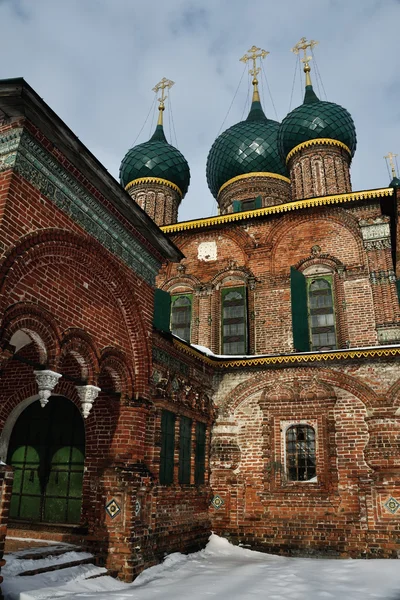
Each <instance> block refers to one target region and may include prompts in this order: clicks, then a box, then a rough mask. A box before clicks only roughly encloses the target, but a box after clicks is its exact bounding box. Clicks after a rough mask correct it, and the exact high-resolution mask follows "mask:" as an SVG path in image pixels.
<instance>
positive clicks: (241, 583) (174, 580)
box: [3, 534, 400, 600]
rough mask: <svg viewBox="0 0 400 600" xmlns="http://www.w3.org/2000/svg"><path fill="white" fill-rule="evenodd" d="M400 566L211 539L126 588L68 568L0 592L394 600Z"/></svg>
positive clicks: (128, 599) (27, 596) (178, 599)
mask: <svg viewBox="0 0 400 600" xmlns="http://www.w3.org/2000/svg"><path fill="white" fill-rule="evenodd" d="M399 567H400V562H399V561H397V560H334V559H311V558H285V557H281V556H274V555H270V554H263V553H260V552H253V551H251V550H246V549H244V548H239V547H237V546H232V545H231V544H230V543H229V542H228V541H227V540H225V539H223V538H220V537H218V536H216V535H214V534H213V535H211V537H210V541H209V543H208V544H207V547H206V548H205V549H204V550H201V551H200V552H196V553H194V554H190V555H188V556H185V555H183V554H179V553H175V554H170V555H169V556H167V557H166V558H165V560H164V562H163V564H161V565H157V566H155V567H151V568H150V569H147V570H146V571H143V573H142V574H141V575H139V577H138V578H137V579H136V581H134V583H132V584H123V583H121V582H118V581H115V580H113V579H111V578H110V577H98V578H96V579H89V580H87V579H84V580H82V579H79V576H77V577H75V576H74V575H73V574H72V576H71V577H72V578H71V580H70V581H68V582H66V580H65V577H66V575H65V574H64V578H63V571H72V569H63V570H61V571H54V572H52V573H51V574H50V573H49V574H44V575H37V576H35V578H37V577H39V578H40V577H42V578H45V577H46V575H47V576H49V575H51V581H46V582H44V580H43V586H42V588H41V589H40V586H39V585H38V584H37V583H36V584H35V590H32V591H31V592H29V591H28V589H27V587H26V585H24V588H23V589H24V590H25V591H24V592H23V593H21V595H20V596H19V597H18V595H17V587H16V582H18V579H19V580H24V579H25V580H26V579H28V577H20V578H18V577H10V578H8V582H7V578H6V579H5V582H4V584H3V592H4V593H5V598H6V600H49V599H63V600H150V599H151V600H157V599H158V598H159V599H160V600H207V599H208V598H210V599H211V598H216V599H218V600H261V599H262V600H336V599H337V600H372V599H374V600H400V568H399ZM80 568H81V569H82V568H83V567H80ZM5 574H6V573H5ZM30 579H34V578H30ZM10 586H11V588H12V589H10Z"/></svg>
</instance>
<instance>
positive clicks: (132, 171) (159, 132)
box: [119, 123, 190, 198]
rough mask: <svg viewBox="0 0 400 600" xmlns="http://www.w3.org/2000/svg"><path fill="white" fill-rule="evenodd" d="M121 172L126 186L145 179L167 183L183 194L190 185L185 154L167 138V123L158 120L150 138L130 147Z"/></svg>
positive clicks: (123, 183)
mask: <svg viewBox="0 0 400 600" xmlns="http://www.w3.org/2000/svg"><path fill="white" fill-rule="evenodd" d="M119 176H120V181H121V185H122V186H123V187H124V188H125V189H129V188H130V187H131V186H132V185H134V184H137V183H141V182H145V181H149V182H155V183H163V184H165V185H168V186H169V187H171V188H173V189H176V190H177V191H178V192H179V194H180V196H181V198H183V197H184V196H185V194H186V192H187V190H188V187H189V181H190V169H189V165H188V163H187V161H186V159H185V157H184V156H183V154H182V153H181V152H179V150H177V149H176V148H174V146H171V144H169V143H168V142H167V140H166V137H165V135H164V129H163V126H162V124H160V123H158V125H157V127H156V130H155V132H154V134H153V136H152V137H151V138H150V140H149V141H148V142H145V143H144V144H139V145H138V146H134V147H133V148H131V149H130V150H128V152H127V153H126V155H125V157H124V159H123V161H122V163H121V167H120V170H119Z"/></svg>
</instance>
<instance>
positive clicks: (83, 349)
mask: <svg viewBox="0 0 400 600" xmlns="http://www.w3.org/2000/svg"><path fill="white" fill-rule="evenodd" d="M68 354H71V355H72V356H73V357H74V358H75V360H76V361H77V363H78V364H79V366H80V369H81V379H82V380H87V382H88V383H89V384H91V385H95V384H96V381H97V377H98V374H99V357H100V353H99V352H98V350H97V348H96V345H95V343H94V341H93V340H92V338H91V336H90V335H89V334H88V333H87V332H86V331H83V330H82V329H77V328H72V327H71V328H70V329H67V330H66V331H65V332H64V333H63V336H62V340H61V351H60V355H59V358H58V367H59V368H60V365H61V362H62V360H63V358H65V357H66V356H67V355H68Z"/></svg>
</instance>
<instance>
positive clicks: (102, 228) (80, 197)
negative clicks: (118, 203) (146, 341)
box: [14, 131, 160, 285]
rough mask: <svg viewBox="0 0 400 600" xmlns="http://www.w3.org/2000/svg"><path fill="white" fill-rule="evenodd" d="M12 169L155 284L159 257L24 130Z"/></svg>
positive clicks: (136, 271)
mask: <svg viewBox="0 0 400 600" xmlns="http://www.w3.org/2000/svg"><path fill="white" fill-rule="evenodd" d="M14 169H15V171H16V172H17V173H18V174H19V175H21V177H23V178H24V179H26V180H27V181H29V183H31V185H33V187H35V188H36V189H38V190H39V191H40V192H41V193H42V194H43V195H44V196H46V197H47V198H49V199H50V200H51V201H52V202H54V203H55V204H56V206H57V207H58V208H60V209H61V210H62V211H63V212H65V213H66V214H67V215H68V216H70V217H71V218H72V219H73V220H74V221H75V222H76V223H77V224H78V225H80V226H81V227H82V228H83V229H84V230H85V231H86V232H87V233H88V234H90V235H91V236H93V237H94V238H96V239H97V240H98V241H99V242H100V243H101V244H102V245H103V246H104V247H105V248H107V249H108V250H109V251H110V252H111V253H112V254H114V255H115V256H117V257H118V258H120V259H121V260H122V261H123V262H124V263H125V264H126V265H128V266H129V267H130V268H131V269H133V270H134V271H135V273H137V274H139V275H141V276H142V277H143V279H145V281H147V282H148V283H150V284H152V285H154V282H155V277H156V275H157V273H158V270H159V268H160V263H159V261H158V260H157V259H156V258H155V257H154V256H152V255H151V254H150V253H149V252H148V251H147V250H146V249H145V248H144V247H143V246H142V245H141V244H140V243H139V241H138V240H137V239H136V238H135V237H134V236H133V235H132V234H131V233H130V232H129V231H127V229H125V228H124V227H123V225H122V224H121V223H120V222H119V221H118V219H117V218H116V217H114V216H113V215H112V214H111V213H110V212H109V211H108V210H107V209H106V208H105V207H104V206H103V205H102V204H101V202H99V201H98V200H97V199H96V198H95V197H94V196H93V195H91V194H89V193H88V192H87V191H86V189H85V188H84V187H83V186H82V185H80V184H79V183H78V182H77V181H76V180H75V179H74V178H73V177H72V176H71V175H70V174H69V173H68V172H67V171H66V170H65V169H64V168H63V167H61V165H60V164H59V163H58V162H57V161H56V160H55V159H54V158H53V157H52V156H51V155H50V154H49V153H48V152H46V151H45V150H44V149H43V148H42V147H41V146H40V145H39V144H38V143H37V142H36V141H35V140H34V139H33V138H32V137H31V136H30V135H29V134H28V133H27V132H26V131H24V132H23V134H22V135H21V137H20V144H19V147H18V153H17V156H16V160H15V165H14Z"/></svg>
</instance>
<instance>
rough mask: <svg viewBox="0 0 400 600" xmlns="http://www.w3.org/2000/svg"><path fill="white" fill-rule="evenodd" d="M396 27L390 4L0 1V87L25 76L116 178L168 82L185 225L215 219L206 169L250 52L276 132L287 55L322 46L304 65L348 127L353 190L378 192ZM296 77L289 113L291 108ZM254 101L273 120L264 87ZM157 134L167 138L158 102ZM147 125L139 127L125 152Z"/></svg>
mask: <svg viewBox="0 0 400 600" xmlns="http://www.w3.org/2000/svg"><path fill="white" fill-rule="evenodd" d="M399 17H400V6H399V2H398V1H397V0H386V1H385V2H378V1H376V0H363V1H362V2H349V1H348V0H303V1H302V2H299V1H298V0H282V1H281V2H279V3H277V2H275V1H274V0H253V1H252V2H251V3H249V4H248V5H245V4H244V3H243V2H242V0H241V1H239V0H202V1H200V0H169V1H168V2H164V1H162V0H153V1H152V2H139V0H137V1H135V0H85V1H82V0H68V2H55V1H54V0H35V2H32V0H13V1H12V2H11V1H5V0H0V21H1V23H2V46H3V48H7V49H8V51H7V59H6V60H3V61H2V65H1V68H0V71H1V77H4V78H6V77H16V76H21V75H22V76H24V77H25V78H26V80H27V81H28V82H29V83H30V85H32V87H34V88H35V89H36V91H37V92H38V93H39V94H40V96H42V97H43V98H44V99H45V101H46V102H47V103H48V104H49V105H50V106H51V107H52V108H53V109H54V110H55V111H56V112H57V113H58V114H59V116H60V117H61V118H62V119H63V120H64V121H65V122H66V123H67V125H68V126H69V127H71V129H72V130H73V131H74V132H75V133H76V134H77V135H78V136H79V138H80V139H81V140H82V141H83V142H84V143H85V144H86V145H87V146H88V147H89V149H90V150H91V151H92V152H94V154H95V155H96V156H97V157H98V158H99V160H100V161H101V162H102V163H103V164H104V165H105V167H106V168H107V169H108V170H109V171H110V172H111V173H112V174H113V175H114V176H115V177H117V176H118V170H119V165H120V162H121V159H122V157H123V156H124V154H125V152H126V151H127V150H128V148H129V147H130V146H131V145H132V143H133V141H134V140H135V138H136V136H137V134H138V132H139V131H140V129H141V128H142V126H143V123H144V121H145V118H146V115H147V114H148V112H149V109H150V107H151V105H152V103H153V100H154V94H153V92H152V88H153V87H154V85H155V83H157V82H158V81H159V80H160V79H161V78H162V77H164V76H165V77H168V78H169V79H172V80H173V81H175V82H176V85H175V86H174V87H173V88H172V90H171V105H172V108H173V122H174V125H175V130H176V135H177V139H178V142H179V149H180V150H181V152H183V154H184V155H185V157H186V158H187V160H188V162H189V165H190V168H191V172H192V181H191V185H190V188H189V192H188V194H187V196H186V198H185V199H184V201H183V202H182V206H181V209H180V215H179V218H180V219H181V220H183V219H189V218H196V217H200V216H207V215H209V214H216V203H215V201H214V199H213V198H212V196H211V194H210V192H209V190H208V188H207V184H206V175H205V165H206V159H207V154H208V151H209V149H210V147H211V145H212V143H213V141H214V139H215V137H216V136H217V134H218V131H219V129H220V127H221V124H222V122H223V120H224V118H225V117H226V114H227V111H228V108H229V106H230V105H231V103H232V100H233V98H234V96H235V91H236V89H237V87H238V83H239V81H240V78H241V75H242V73H243V64H242V63H240V62H239V59H240V57H241V56H243V54H244V53H245V52H246V51H247V50H248V48H250V47H251V46H252V45H253V44H255V45H257V46H260V47H262V48H265V49H266V50H269V51H270V53H271V54H270V55H269V56H268V57H267V58H266V59H265V61H264V68H265V73H266V75H267V78H268V83H269V86H270V88H271V92H272V96H273V100H274V104H275V106H276V110H277V113H278V117H279V119H280V120H281V119H282V118H283V117H284V116H285V115H286V113H287V111H288V108H289V102H290V96H291V91H292V87H293V76H294V72H295V66H296V58H295V57H294V55H293V54H292V53H291V52H290V48H292V47H293V45H294V44H295V43H296V42H297V41H298V40H299V39H300V37H302V36H303V35H304V36H307V37H309V38H313V39H317V40H320V44H319V45H318V46H317V47H316V48H315V50H314V54H315V58H316V61H317V66H318V71H319V72H320V74H321V77H322V81H323V85H324V88H325V90H326V94H327V97H328V99H329V100H330V101H333V102H337V103H339V104H341V105H343V106H345V107H346V108H347V109H348V110H349V111H350V113H351V114H352V116H353V118H354V121H355V123H356V127H357V134H358V140H359V143H358V148H357V152H356V155H355V158H354V161H353V167H352V181H353V188H354V189H366V188H373V187H380V186H384V185H387V183H388V176H387V170H386V166H385V162H384V160H383V156H384V155H385V154H387V152H388V151H392V152H396V151H399V153H400V148H399V141H398V140H399V139H400V122H399V108H398V101H397V98H398V92H399V85H400V84H399V78H398V75H397V74H398V72H399V67H400V65H399V62H400V52H399V50H400V39H399V36H398V32H397V29H398V26H397V23H398V22H399ZM312 68H313V70H312V76H313V78H314V81H315V82H317V77H316V74H317V71H316V68H315V65H313V66H312ZM298 75H299V73H297V79H296V81H295V82H294V83H295V85H294V87H293V101H292V108H293V107H295V106H297V105H298V104H300V103H301V102H302V95H303V82H301V81H300V79H299V77H298ZM260 88H261V93H262V101H263V105H264V107H265V110H266V113H267V115H268V116H269V117H271V118H275V113H274V110H273V106H272V103H271V100H270V98H269V94H268V91H267V86H266V85H265V82H263V85H262V86H260ZM248 89H249V78H248V77H247V75H245V76H244V77H243V79H242V83H241V85H240V87H239V89H238V91H237V94H236V96H235V100H234V102H233V104H232V108H231V110H230V112H229V115H228V118H227V120H226V122H225V124H224V129H226V128H228V127H229V126H231V125H232V124H233V123H235V122H237V121H239V120H240V119H241V118H242V115H243V111H244V109H246V101H247V98H248ZM165 123H166V132H167V137H168V139H170V140H171V139H175V138H174V135H173V132H171V131H170V119H169V117H168V103H167V110H166V113H165ZM171 123H172V122H171ZM154 126H155V122H154V120H153V122H151V118H149V121H148V122H147V123H146V126H145V127H144V129H143V132H142V134H141V136H140V138H139V139H138V140H137V143H140V142H144V141H146V140H147V139H148V138H149V137H150V135H151V130H152V128H154Z"/></svg>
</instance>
